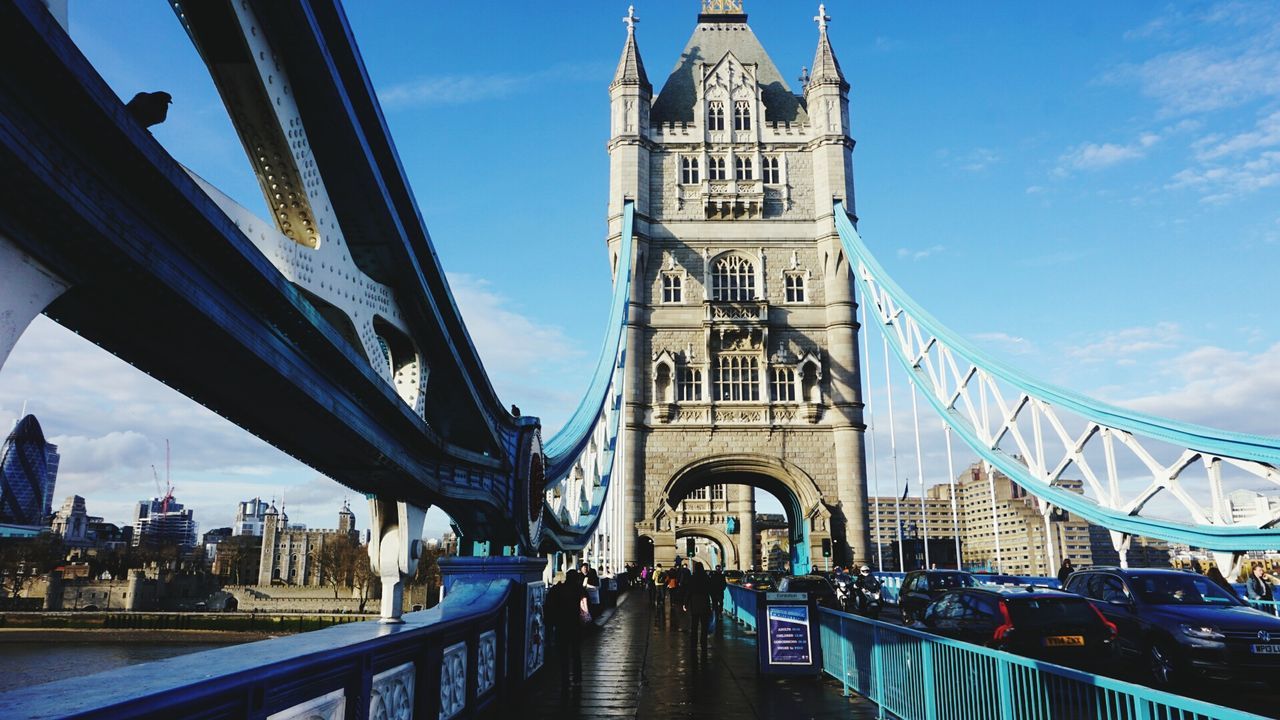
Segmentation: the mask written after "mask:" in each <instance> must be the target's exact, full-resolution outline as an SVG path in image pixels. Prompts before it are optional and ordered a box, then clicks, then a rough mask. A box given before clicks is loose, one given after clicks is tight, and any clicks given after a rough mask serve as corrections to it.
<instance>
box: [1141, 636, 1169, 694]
mask: <svg viewBox="0 0 1280 720" xmlns="http://www.w3.org/2000/svg"><path fill="white" fill-rule="evenodd" d="M1147 662H1148V667H1149V668H1150V670H1151V679H1152V680H1153V681H1155V685H1156V686H1157V687H1161V688H1165V687H1168V686H1170V685H1172V684H1173V682H1174V680H1176V668H1175V664H1174V659H1173V651H1172V650H1171V649H1170V648H1169V646H1168V645H1167V644H1165V643H1163V642H1159V641H1156V642H1152V643H1151V647H1150V648H1149V649H1148V650H1147Z"/></svg>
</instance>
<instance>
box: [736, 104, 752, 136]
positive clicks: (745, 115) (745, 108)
mask: <svg viewBox="0 0 1280 720" xmlns="http://www.w3.org/2000/svg"><path fill="white" fill-rule="evenodd" d="M733 129H734V130H750V129H751V106H750V105H748V104H747V101H746V100H739V101H737V102H735V103H734V104H733Z"/></svg>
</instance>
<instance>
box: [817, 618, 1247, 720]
mask: <svg viewBox="0 0 1280 720" xmlns="http://www.w3.org/2000/svg"><path fill="white" fill-rule="evenodd" d="M818 614H819V619H820V622H821V625H822V632H821V637H822V646H823V661H824V664H823V671H824V672H825V673H827V674H828V675H830V676H832V677H834V678H835V679H837V680H839V681H840V682H841V684H842V685H843V687H844V689H845V694H848V693H849V692H850V691H852V692H856V693H857V694H859V695H862V696H863V697H865V698H867V699H868V700H870V701H872V702H874V703H876V704H877V705H879V706H880V712H881V716H882V717H883V716H884V715H885V714H886V713H891V714H892V715H893V716H895V717H899V718H903V719H904V720H917V719H918V720H935V719H937V720H942V719H952V718H954V719H956V720H1022V719H1023V718H1026V719H1027V720H1031V719H1033V718H1034V719H1035V720H1041V719H1043V718H1108V719H1111V718H1115V719H1117V720H1120V719H1124V720H1130V719H1133V720H1137V719H1138V718H1144V719H1150V718H1178V719H1179V720H1258V718H1259V717H1260V716H1258V715H1253V714H1250V713H1247V712H1242V711H1239V710H1232V709H1230V708H1225V707H1222V706H1219V705H1214V704H1211V703H1207V702H1204V701H1201V700H1193V699H1191V698H1185V697H1181V696H1178V695H1172V694H1170V693H1166V692H1162V691H1159V690H1153V689H1151V688H1146V687H1142V686H1141V685H1134V684H1131V683H1127V682H1123V681H1121V680H1115V679H1112V678H1109V677H1105V676H1101V675H1093V674H1090V673H1085V672H1080V671H1078V670H1071V669H1068V668H1064V667H1059V666H1057V665H1052V664H1050V663H1045V662H1039V661H1036V660H1031V659H1029V658H1024V657H1019V656H1017V655H1012V654H1009V653H1006V652H1001V651H999V650H991V649H988V648H984V647H979V646H977V645H970V644H968V643H963V642H959V641H956V640H950V639H947V638H942V637H937V636H934V635H930V634H928V633H923V632H919V631H916V630H911V629H909V628H904V627H898V626H896V625H890V624H888V623H883V622H879V621H877V620H868V619H867V618H863V617H858V616H856V615H849V614H846V613H842V612H837V611H834V610H830V609H827V608H822V609H821V610H819V613H818Z"/></svg>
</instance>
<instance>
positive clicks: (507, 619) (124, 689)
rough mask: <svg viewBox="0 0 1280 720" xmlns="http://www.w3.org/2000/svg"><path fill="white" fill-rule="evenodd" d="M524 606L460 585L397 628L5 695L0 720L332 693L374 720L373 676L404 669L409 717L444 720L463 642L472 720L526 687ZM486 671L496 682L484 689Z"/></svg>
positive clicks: (354, 631)
mask: <svg viewBox="0 0 1280 720" xmlns="http://www.w3.org/2000/svg"><path fill="white" fill-rule="evenodd" d="M521 597H523V592H522V588H521V587H520V586H519V585H518V584H517V583H512V582H510V581H503V580H492V581H487V582H474V583H470V584H465V585H457V586H454V588H453V589H452V590H451V591H450V592H449V594H448V595H447V596H446V598H445V600H444V601H443V602H442V603H441V604H440V605H438V606H436V607H434V608H432V609H430V610H424V611H422V612H415V613H408V614H406V615H405V616H404V624H401V625H382V624H379V623H377V622H373V621H370V622H360V623H350V624H346V625H336V626H334V627H330V628H326V629H324V630H315V631H312V632H307V633H300V634H298V635H292V636H289V637H281V638H274V639H271V640H263V641H261V642H255V643H247V644H244V645H237V646H235V647H226V648H219V649H216V650H207V651H203V652H198V653H192V654H190V655H182V656H179V657H175V658H169V659H166V660H158V661H155V662H149V663H145V664H141V665H133V666H128V667H123V668H119V669H116V670H111V671H108V672H104V673H100V674H97V675H91V676H88V677H77V678H70V679H67V680H61V681H58V682H53V683H49V684H45V685H36V686H32V687H27V688H23V689H20V690H15V691H13V692H9V693H5V694H3V695H0V717H5V718H19V717H21V718H32V719H42V718H50V719H52V718H103V717H110V718H121V719H125V718H154V719H156V720H168V719H169V718H179V717H181V718H190V717H202V718H233V717H240V718H243V717H254V718H264V717H267V716H268V715H271V714H273V713H276V712H280V711H283V710H287V709H290V708H294V707H296V706H298V705H299V704H302V703H305V702H307V701H311V700H315V699H317V698H321V697H323V696H325V695H327V694H329V693H335V692H341V693H342V695H343V700H342V703H343V705H345V707H346V713H345V716H346V717H375V716H377V713H375V712H373V711H372V710H371V707H370V706H371V700H372V698H371V694H372V693H373V692H374V691H375V690H377V688H376V687H374V686H373V684H372V682H371V681H372V679H373V677H374V676H376V675H377V674H378V673H381V672H383V671H385V670H388V669H390V668H394V667H397V666H402V665H404V664H405V663H413V667H414V675H416V677H418V678H419V682H418V683H417V692H416V693H412V692H411V694H410V696H409V697H407V698H405V700H407V701H409V702H410V705H409V707H410V708H413V707H416V708H417V709H418V710H420V711H422V714H421V715H419V716H425V717H437V716H440V714H439V703H440V702H441V692H440V685H441V683H440V681H441V679H442V672H441V658H442V653H443V652H444V650H445V648H447V647H449V646H453V645H456V643H459V642H465V643H466V647H467V652H468V657H469V659H468V661H467V662H466V665H465V669H464V672H465V674H466V677H465V708H466V709H467V711H468V716H470V715H471V713H474V712H476V711H478V710H481V709H483V708H485V707H486V706H487V705H488V704H489V703H490V702H491V701H492V700H494V699H495V698H496V697H497V696H498V693H499V692H502V691H504V690H507V689H510V688H511V687H512V686H514V685H517V684H519V683H521V682H523V680H524V675H523V672H524V668H525V658H524V655H525V641H524V637H523V636H524V628H523V627H522V625H521V623H520V622H511V618H520V617H523V614H524V608H523V607H519V606H516V607H513V605H518V603H519V598H521ZM490 632H492V633H493V636H492V637H493V639H494V644H495V646H494V647H493V652H492V655H490V656H489V657H488V658H486V657H484V653H481V652H479V650H478V646H479V639H480V637H481V635H482V634H487V633H490ZM489 658H492V661H490V659H489ZM481 663H484V665H483V666H482V665H481ZM487 672H492V673H493V675H492V676H486V682H485V683H484V684H483V685H481V684H479V683H477V677H478V676H480V675H481V674H482V673H487ZM489 680H492V682H489ZM486 686H487V687H486ZM478 687H486V689H485V690H483V691H480V692H478V691H477V688H478ZM384 691H385V689H384ZM415 695H416V697H415Z"/></svg>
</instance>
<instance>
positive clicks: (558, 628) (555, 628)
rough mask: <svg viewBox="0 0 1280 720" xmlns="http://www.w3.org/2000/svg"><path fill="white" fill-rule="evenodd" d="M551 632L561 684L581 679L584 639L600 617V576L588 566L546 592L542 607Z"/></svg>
mask: <svg viewBox="0 0 1280 720" xmlns="http://www.w3.org/2000/svg"><path fill="white" fill-rule="evenodd" d="M542 613H543V617H544V618H546V623H547V627H548V629H550V630H551V632H552V633H554V635H555V645H556V652H557V654H558V655H559V656H560V684H561V685H562V686H563V687H568V686H569V683H570V681H571V680H572V681H573V682H580V681H581V680H582V637H583V633H584V632H585V630H586V628H587V627H588V626H593V623H594V622H595V618H597V617H599V615H600V574H599V573H598V572H597V571H596V569H595V568H593V567H591V565H590V564H588V563H585V562H584V563H582V564H581V565H579V566H578V567H576V568H572V569H570V570H569V571H568V572H566V573H565V576H564V580H563V581H561V582H559V583H556V584H555V585H552V586H551V588H550V589H548V590H547V597H546V599H545V600H544V601H543V606H542Z"/></svg>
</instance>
